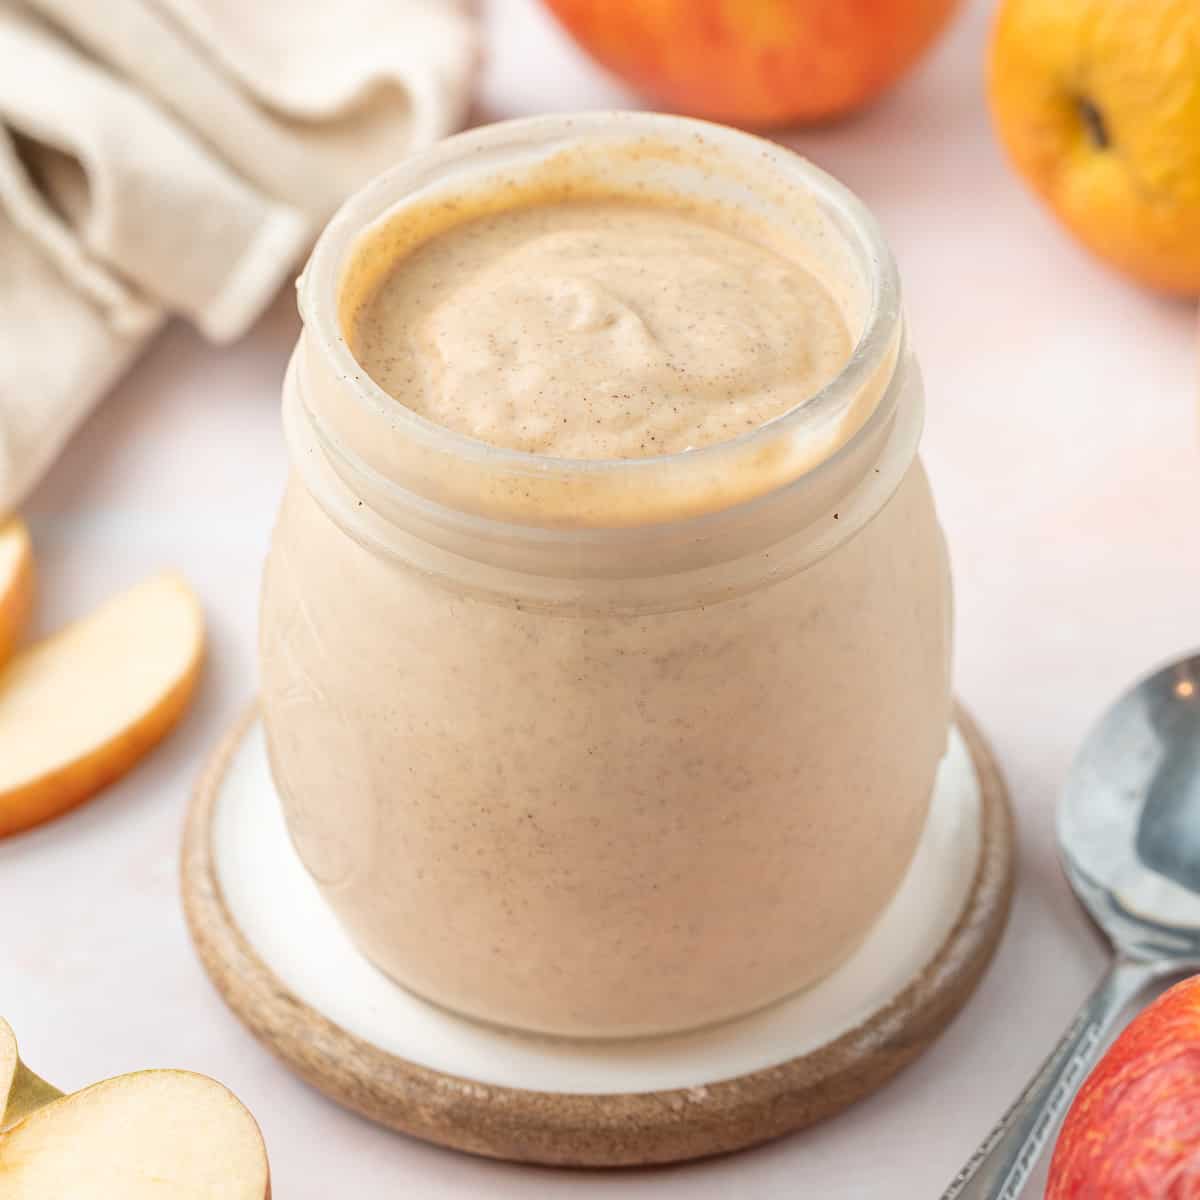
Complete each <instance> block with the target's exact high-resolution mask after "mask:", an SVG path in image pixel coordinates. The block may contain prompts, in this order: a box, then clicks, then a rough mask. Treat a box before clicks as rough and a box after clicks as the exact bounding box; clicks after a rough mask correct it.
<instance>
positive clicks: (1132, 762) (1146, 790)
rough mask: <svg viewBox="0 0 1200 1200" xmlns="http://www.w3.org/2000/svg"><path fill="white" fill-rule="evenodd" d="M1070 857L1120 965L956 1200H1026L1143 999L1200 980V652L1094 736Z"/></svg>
mask: <svg viewBox="0 0 1200 1200" xmlns="http://www.w3.org/2000/svg"><path fill="white" fill-rule="evenodd" d="M1058 848H1059V854H1060V857H1061V859H1062V864H1063V870H1064V872H1065V873H1066V876H1067V879H1068V880H1069V881H1070V884H1071V887H1072V888H1073V889H1074V891H1075V894H1076V895H1077V896H1078V897H1079V900H1080V902H1081V903H1082V904H1083V906H1084V908H1086V909H1087V911H1088V913H1090V915H1091V917H1092V919H1093V920H1094V921H1095V922H1096V924H1097V925H1098V926H1099V927H1100V930H1101V931H1102V932H1103V934H1104V935H1105V937H1106V938H1107V939H1108V941H1109V942H1110V943H1111V945H1112V948H1113V951H1114V957H1113V960H1112V963H1111V965H1110V967H1109V969H1108V971H1107V972H1106V973H1105V975H1104V978H1103V979H1101V981H1100V983H1099V985H1098V986H1097V987H1096V989H1095V991H1093V992H1092V994H1091V995H1090V996H1089V997H1088V999H1087V1000H1086V1001H1085V1002H1084V1005H1083V1008H1082V1009H1081V1010H1080V1012H1079V1015H1078V1016H1077V1017H1076V1018H1075V1020H1074V1022H1072V1024H1071V1027H1070V1028H1069V1029H1068V1030H1067V1032H1066V1033H1065V1034H1064V1035H1063V1038H1062V1041H1060V1042H1059V1044H1058V1046H1057V1047H1056V1048H1055V1050H1054V1052H1053V1053H1052V1054H1051V1055H1050V1057H1049V1058H1048V1059H1047V1060H1046V1062H1045V1063H1044V1064H1043V1066H1042V1068H1041V1070H1040V1071H1039V1072H1038V1073H1037V1075H1035V1076H1034V1078H1033V1080H1032V1081H1031V1082H1030V1084H1029V1086H1028V1087H1027V1088H1026V1089H1025V1091H1024V1092H1023V1093H1022V1094H1021V1096H1020V1098H1019V1099H1018V1100H1017V1102H1016V1103H1015V1104H1014V1105H1013V1106H1012V1108H1010V1109H1009V1110H1008V1112H1007V1113H1005V1114H1004V1116H1003V1117H1002V1118H1001V1120H1000V1123H999V1124H998V1125H997V1126H996V1128H995V1129H993V1130H992V1132H991V1133H990V1134H989V1135H988V1136H987V1138H985V1139H984V1141H983V1143H982V1145H980V1147H979V1149H978V1150H976V1151H975V1153H974V1154H973V1155H972V1156H971V1158H970V1159H969V1160H968V1162H967V1164H966V1166H964V1167H963V1169H962V1170H961V1171H960V1172H959V1173H958V1175H957V1176H955V1178H954V1180H953V1181H952V1182H951V1184H950V1187H949V1188H948V1189H947V1190H946V1191H945V1192H944V1193H943V1196H942V1200H1015V1198H1016V1197H1017V1196H1018V1195H1020V1193H1021V1190H1022V1189H1023V1187H1024V1186H1025V1183H1026V1181H1027V1180H1028V1178H1029V1176H1030V1174H1031V1172H1032V1170H1033V1168H1034V1166H1035V1165H1036V1163H1037V1161H1038V1159H1039V1158H1040V1157H1041V1153H1042V1151H1043V1149H1044V1148H1045V1146H1046V1144H1047V1143H1048V1142H1049V1140H1050V1137H1051V1135H1052V1134H1053V1133H1054V1130H1055V1128H1056V1127H1057V1124H1058V1120H1059V1118H1060V1117H1061V1116H1062V1113H1063V1111H1064V1110H1065V1109H1066V1107H1067V1105H1068V1104H1069V1103H1070V1101H1071V1098H1072V1097H1073V1096H1074V1094H1075V1091H1076V1089H1077V1088H1078V1086H1079V1085H1080V1083H1082V1082H1083V1079H1084V1077H1085V1076H1086V1074H1087V1072H1088V1071H1089V1070H1090V1068H1091V1066H1092V1064H1093V1062H1094V1061H1095V1059H1096V1057H1097V1055H1098V1054H1099V1052H1100V1049H1101V1047H1102V1046H1103V1045H1104V1043H1105V1035H1106V1034H1107V1033H1108V1032H1109V1031H1110V1030H1111V1028H1112V1026H1113V1024H1114V1022H1115V1021H1116V1019H1117V1017H1118V1016H1120V1014H1121V1013H1122V1012H1123V1011H1124V1010H1125V1008H1126V1006H1127V1005H1128V1004H1129V1002H1130V1001H1131V1000H1132V999H1133V998H1134V997H1135V996H1137V995H1138V994H1139V993H1140V992H1142V991H1143V990H1144V989H1145V988H1146V987H1147V986H1148V985H1149V984H1150V983H1153V982H1155V981H1157V980H1161V979H1165V978H1167V977H1169V976H1173V975H1179V974H1183V973H1185V972H1188V971H1190V970H1200V655H1193V656H1191V657H1189V658H1184V659H1181V660H1180V661H1178V662H1175V663H1172V664H1171V665H1170V666H1168V667H1164V668H1162V669H1161V670H1159V671H1156V672H1155V673H1154V674H1152V675H1149V676H1147V677H1146V678H1145V679H1143V680H1142V681H1141V682H1140V683H1137V684H1135V685H1134V686H1133V687H1132V688H1130V690H1129V691H1127V692H1126V693H1125V694H1124V695H1123V696H1121V697H1120V699H1118V700H1117V701H1116V703H1115V704H1113V705H1112V707H1111V708H1109V709H1108V711H1107V712H1106V713H1105V714H1104V715H1103V716H1102V717H1101V718H1100V720H1099V721H1098V722H1097V723H1096V725H1095V726H1094V727H1093V728H1092V730H1091V732H1090V733H1089V734H1088V736H1087V737H1086V739H1085V740H1084V742H1083V745H1082V746H1081V748H1080V750H1079V753H1078V754H1077V755H1076V757H1075V761H1074V763H1073V764H1072V766H1071V770H1070V773H1069V775H1068V778H1067V782H1066V785H1065V787H1064V789H1063V794H1062V799H1061V801H1060V803H1059V808H1058Z"/></svg>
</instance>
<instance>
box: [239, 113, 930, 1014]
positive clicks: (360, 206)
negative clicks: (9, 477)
mask: <svg viewBox="0 0 1200 1200" xmlns="http://www.w3.org/2000/svg"><path fill="white" fill-rule="evenodd" d="M531 181H536V184H537V188H538V189H539V194H543V195H544V194H546V188H547V187H548V186H550V187H551V188H552V189H553V188H559V190H560V193H559V194H561V195H562V196H569V195H574V194H580V195H589V196H590V195H593V194H596V193H601V194H604V195H610V196H611V195H631V196H635V195H642V194H645V192H646V191H653V192H655V193H663V194H664V195H674V196H677V197H681V198H682V197H691V198H694V199H703V200H704V201H705V202H712V203H719V204H729V205H734V206H736V207H737V208H739V209H753V210H754V211H755V212H756V213H757V214H758V215H760V216H761V217H762V218H763V219H767V220H770V221H772V222H776V223H778V224H780V225H783V224H786V226H787V227H788V228H789V229H790V230H792V231H793V232H794V231H800V232H802V233H803V235H804V236H805V237H806V239H808V242H809V243H810V244H811V245H813V246H816V247H818V248H819V250H820V252H821V253H822V254H824V255H826V256H828V261H829V262H830V263H832V264H833V266H834V268H835V270H834V275H835V276H836V278H838V279H840V280H841V281H842V283H843V285H844V294H843V295H841V296H840V297H839V299H840V300H841V301H842V304H843V307H844V308H845V309H846V311H847V313H848V314H849V315H850V317H851V320H852V322H853V324H854V326H855V329H854V332H855V334H856V348H855V350H854V352H853V355H852V357H851V359H850V360H849V362H848V363H847V365H846V366H845V368H844V370H843V371H842V372H841V374H840V375H839V376H838V377H837V378H836V379H835V380H834V381H833V382H832V383H830V384H829V385H828V386H827V387H826V388H824V389H823V390H822V391H821V392H820V393H818V395H817V396H815V397H814V398H813V399H812V400H811V401H809V402H807V403H806V404H804V405H802V406H801V407H800V408H797V409H794V410H792V411H791V412H789V413H787V414H785V415H784V416H782V417H779V418H777V419H776V420H774V421H770V422H768V423H767V424H765V425H763V426H761V427H760V428H758V429H756V430H753V431H751V432H749V433H747V434H745V435H743V436H741V437H738V438H736V439H733V440H731V441H728V442H723V443H720V444H716V445H712V446H708V447H705V448H702V449H698V450H691V451H686V452H684V453H680V454H675V455H669V456H661V457H658V458H646V459H631V460H558V459H550V458H545V457H540V456H535V455H530V454H525V453H521V452H519V451H513V450H505V449H498V448H496V447H493V446H489V445H485V444H483V443H481V442H478V441H474V440H472V439H470V438H468V437H465V436H463V435H460V434H457V433H453V432H451V431H449V430H446V429H444V428H441V427H438V426H436V425H433V424H432V423H430V422H428V421H426V420H424V419H423V418H421V417H420V416H418V415H417V414H416V413H414V412H412V411H411V410H409V409H407V408H405V407H404V406H403V405H401V404H399V403H398V402H396V401H395V400H394V399H392V398H390V397H388V396H387V395H385V394H384V393H383V392H382V391H381V390H380V389H379V388H378V387H377V386H376V385H375V384H374V383H373V382H372V380H371V379H370V378H369V377H368V376H367V375H366V373H365V372H364V371H363V370H362V369H361V367H360V366H359V365H358V364H357V363H356V362H355V360H354V358H353V357H352V355H351V354H350V351H349V349H348V347H347V345H346V342H345V339H344V337H343V330H342V324H341V317H340V313H341V311H342V310H343V308H344V305H345V303H346V300H347V297H348V296H353V295H354V294H356V292H358V291H361V289H362V288H363V287H365V286H369V284H370V274H371V263H372V262H373V261H378V259H379V256H380V254H385V252H386V248H387V240H388V238H389V237H390V236H391V235H392V234H391V232H390V231H394V230H396V229H397V228H398V227H399V226H398V225H397V222H403V220H404V214H405V212H406V211H408V210H410V209H411V208H412V207H413V206H416V205H423V206H425V209H426V211H427V210H428V206H429V205H430V203H431V202H432V201H435V200H437V198H438V197H445V198H447V199H453V198H455V197H460V196H462V195H464V194H465V193H467V192H468V191H471V190H472V189H474V190H475V192H476V194H477V195H484V194H486V195H488V196H492V197H496V198H497V199H496V201H495V203H496V204H497V205H498V206H499V205H505V204H517V203H521V202H523V200H522V197H523V196H524V195H525V194H526V185H528V184H530V182H531ZM300 307H301V312H302V315H303V318H304V330H303V333H302V335H301V338H300V341H299V344H298V347H297V350H296V353H295V355H294V356H293V359H292V362H291V364H290V367H289V370H288V375H287V379H286V383H285V387H284V406H283V415H284V425H285V430H286V435H287V439H288V444H289V448H290V454H291V459H292V463H293V468H294V469H293V472H292V476H291V479H290V482H289V484H288V487H287V492H286V495H285V497H284V500H283V506H282V511H281V513H280V516H279V521H278V525H277V528H276V530H275V536H274V541H273V545H272V549H271V552H270V556H269V559H268V563H267V568H266V575H265V583H264V592H263V606H262V687H263V695H262V701H263V713H264V719H265V723H266V729H267V737H268V745H269V751H270V757H271V764H272V771H273V774H274V778H275V780H276V783H277V785H278V788H279V792H280V795H281V798H282V802H283V806H284V811H285V814H286V818H287V823H288V827H289V829H290V832H291V835H292V838H293V840H294V842H295V845H296V849H297V851H298V853H299V855H300V857H301V859H302V860H303V862H304V864H305V865H306V867H307V869H308V870H309V871H310V872H311V874H312V875H313V877H314V878H315V880H316V881H317V883H318V884H319V886H320V887H321V890H322V892H323V893H324V895H325V897H326V899H327V900H328V902H329V904H330V905H331V906H332V908H333V910H334V911H335V912H336V913H337V915H338V917H339V918H340V920H341V922H342V924H343V925H344V927H345V928H346V930H347V931H348V933H349V934H350V936H351V937H352V938H353V939H354V941H355V943H356V944H357V945H358V946H359V948H360V949H361V950H362V952H363V953H364V954H365V955H367V956H368V957H369V958H370V959H371V960H372V961H374V962H375V963H376V964H377V965H378V966H379V967H380V968H382V969H383V970H384V971H385V972H387V973H388V974H389V975H390V976H392V977H393V978H394V979H396V980H397V981H399V982H400V983H402V984H403V985H405V986H406V987H408V988H410V989H412V990H413V991H415V992H416V993H418V994H420V995H422V996H425V997H427V998H428V999H430V1000H432V1001H435V1002H437V1003H439V1004H442V1005H445V1006H447V1007H449V1008H451V1009H454V1010H457V1011H459V1012H462V1013H464V1014H467V1015H469V1016H472V1017H476V1018H479V1019H482V1020H485V1021H489V1022H493V1023H498V1024H501V1025H505V1026H510V1027H514V1028H520V1029H526V1030H534V1031H538V1032H544V1033H551V1034H559V1035H565V1036H585V1037H620V1036H633V1035H643V1034H651V1033H659V1032H664V1031H673V1030H681V1029H685V1028H690V1027H695V1026H700V1025H704V1024H707V1023H711V1022H716V1021H720V1020H724V1019H727V1018H730V1017H733V1016H735V1015H738V1014H741V1013H744V1012H747V1011H749V1010H752V1009H754V1008H757V1007H760V1006H763V1005H766V1004H768V1003H770V1002H772V1001H774V1000H777V999H779V998H781V997H783V996H785V995H788V994H789V993H792V992H794V991H796V990H798V989H800V988H803V987H804V986H806V985H807V984H810V983H812V982H813V981H814V980H816V979H818V978H820V977H821V976H822V975H824V974H826V973H828V972H829V971H831V970H832V969H833V968H834V967H836V966H837V965H838V964H839V962H841V961H842V960H843V959H844V958H845V957H846V956H847V955H848V954H849V953H850V952H851V951H852V950H853V949H854V948H855V947H856V946H857V945H858V944H859V942H860V941H861V940H862V938H863V937H864V935H865V934H866V932H867V931H868V930H869V928H870V927H871V925H872V923H873V922H874V921H875V920H876V918H877V917H878V916H879V914H880V913H881V911H882V909H883V908H884V907H885V906H886V904H887V903H888V901H889V899H890V898H891V896H892V895H893V893H894V892H895V890H896V888H897V886H898V885H899V883H900V880H901V878H902V877H903V875H904V872H905V870H906V869H907V867H908V864H909V862H910V860H911V857H912V854H913V851H914V849H915V847H916V843H917V840H918V837H919V835H920V832H921V830H922V827H923V823H924V820H925V816H926V812H927V807H928V802H929V797H930V792H931V788H932V785H933V781H934V776H935V773H936V770H937V765H938V762H939V759H940V757H941V755H942V753H943V751H944V748H945V744H946V736H947V730H948V725H949V720H950V686H949V643H950V632H949V610H950V581H949V574H948V569H947V564H946V558H945V550H944V545H943V539H942V535H941V532H940V530H939V527H938V524H937V520H936V516H935V513H934V509H933V504H932V502H931V498H930V494H929V490H928V486H927V483H926V480H925V475H924V472H923V470H922V468H921V466H920V463H919V461H918V460H917V457H916V455H917V443H918V440H919V436H920V431H921V423H922V416H923V394H922V387H921V380H920V375H919V371H918V368H917V365H916V363H915V361H914V360H913V358H912V356H911V354H910V352H909V350H908V348H907V346H906V344H905V340H904V328H903V319H902V315H901V310H900V301H899V285H898V280H897V276H896V270H895V265H894V263H893V260H892V257H891V255H890V253H889V251H888V249H887V247H886V246H885V244H884V242H883V240H882V238H881V236H880V234H879V231H878V229H877V227H876V225H875V223H874V221H873V220H872V219H871V217H870V216H869V214H868V213H867V212H866V210H865V209H864V208H863V206H862V205H861V204H860V203H859V202H858V201H857V200H856V199H855V198H854V197H853V196H852V195H851V194H850V193H849V192H847V191H846V190H845V189H844V188H843V187H842V186H841V185H839V184H838V183H836V182H835V181H834V180H832V179H830V178H829V177H828V176H826V175H825V174H823V173H822V172H820V171H818V170H817V169H815V168H814V167H813V166H811V165H810V164H809V163H807V162H805V161H804V160H803V159H801V158H799V157H798V156H796V155H794V154H792V153H790V152H788V151H787V150H784V149H782V148H780V147H778V146H775V145H773V144H771V143H768V142H764V141H760V140H759V139H757V138H753V137H750V136H748V135H746V134H743V133H737V132H734V131H733V130H728V129H724V128H721V127H719V126H714V125H708V124H705V123H701V122H695V121H688V120H683V119H680V118H675V117H663V116H657V115H651V114H638V113H626V114H588V115H585V116H577V117H557V116H555V117H543V118H536V119H532V120H526V121H519V122H510V123H506V124H502V125H496V126H491V127H487V128H484V129H480V130H477V131H474V132H472V133H468V134H464V135H461V136H459V137H456V138H452V139H450V140H448V141H447V142H444V143H442V144H441V145H440V146H438V147H436V148H434V149H433V150H432V151H431V152H429V153H427V154H425V155H422V156H420V157H418V158H416V159H413V160H410V161H408V162H406V163H404V164H402V165H401V166H400V167H398V168H396V169H395V170H393V171H392V172H390V173H389V174H387V175H385V176H383V177H382V178H380V179H378V180H376V181H375V182H374V183H373V184H371V185H369V186H368V187H367V188H366V189H365V190H364V191H363V192H361V193H360V194H359V195H357V196H356V197H354V198H352V199H351V200H350V201H349V202H348V203H347V204H346V205H345V206H344V207H343V209H342V210H341V212H340V213H339V214H338V215H337V216H336V217H335V218H334V219H333V221H332V222H331V223H330V225H329V227H328V228H327V229H326V231H325V233H324V234H323V236H322V237H321V239H320V241H319V243H318V244H317V247H316V249H315V250H314V253H313V256H312V259H311V261H310V262H309V264H308V267H307V268H306V270H305V272H304V276H303V278H302V280H301V285H300Z"/></svg>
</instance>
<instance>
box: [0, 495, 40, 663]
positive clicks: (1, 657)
mask: <svg viewBox="0 0 1200 1200" xmlns="http://www.w3.org/2000/svg"><path fill="white" fill-rule="evenodd" d="M32 607H33V547H32V545H31V544H30V541H29V530H28V529H26V528H25V522H24V521H21V520H19V519H18V518H17V517H12V518H10V519H9V520H7V521H4V520H2V519H0V663H2V662H4V661H5V659H7V658H8V657H9V655H10V654H12V652H13V648H14V647H15V646H16V644H17V637H18V636H19V635H20V633H21V630H22V628H23V627H24V625H25V621H26V619H27V618H28V616H29V610H30V609H31V608H32Z"/></svg>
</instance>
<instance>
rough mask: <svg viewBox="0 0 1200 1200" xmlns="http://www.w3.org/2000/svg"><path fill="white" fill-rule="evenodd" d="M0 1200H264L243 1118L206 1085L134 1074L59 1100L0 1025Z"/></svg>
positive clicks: (266, 1176)
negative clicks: (26, 1062)
mask: <svg viewBox="0 0 1200 1200" xmlns="http://www.w3.org/2000/svg"><path fill="white" fill-rule="evenodd" d="M0 1114H2V1115H0V1200H163V1198H164V1197H170V1198H171V1200H269V1198H270V1195H271V1177H270V1168H269V1166H268V1164H267V1151H266V1147H265V1145H264V1144H263V1140H262V1134H261V1132H260V1131H259V1128H258V1125H257V1123H256V1122H255V1120H254V1118H253V1117H252V1116H251V1115H250V1113H249V1111H248V1110H247V1109H246V1108H245V1107H244V1106H243V1105H242V1103H241V1101H239V1100H238V1098H237V1097H236V1096H234V1094H233V1093H232V1092H230V1091H229V1090H228V1089H227V1088H225V1087H223V1086H222V1085H221V1084H219V1083H217V1082H216V1081H215V1080H213V1079H209V1078H207V1077H206V1076H204V1075H196V1074H193V1073H192V1072H190V1071H138V1072H136V1073H134V1074H132V1075H119V1076H117V1077H116V1078H115V1079H106V1080H105V1081H104V1082H103V1083H96V1084H93V1085H92V1086H91V1087H88V1088H84V1089H83V1090H82V1091H79V1092H72V1093H71V1094H70V1095H65V1096H64V1095H62V1093H60V1092H58V1091H57V1089H55V1088H53V1087H51V1086H50V1085H49V1084H47V1083H46V1082H45V1081H44V1080H41V1079H39V1078H38V1077H37V1076H36V1075H34V1074H33V1073H32V1072H31V1071H29V1070H28V1069H27V1068H25V1067H24V1065H23V1064H22V1063H21V1060H20V1058H19V1057H18V1055H17V1047H16V1040H15V1039H14V1038H13V1036H12V1030H11V1029H10V1028H9V1027H8V1025H7V1024H6V1023H5V1022H3V1021H0Z"/></svg>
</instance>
